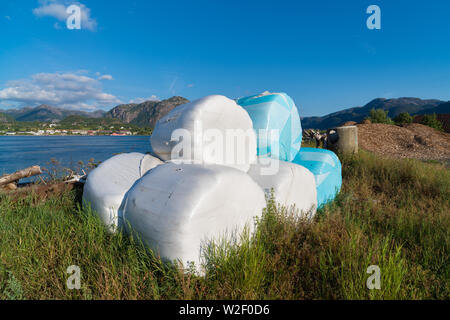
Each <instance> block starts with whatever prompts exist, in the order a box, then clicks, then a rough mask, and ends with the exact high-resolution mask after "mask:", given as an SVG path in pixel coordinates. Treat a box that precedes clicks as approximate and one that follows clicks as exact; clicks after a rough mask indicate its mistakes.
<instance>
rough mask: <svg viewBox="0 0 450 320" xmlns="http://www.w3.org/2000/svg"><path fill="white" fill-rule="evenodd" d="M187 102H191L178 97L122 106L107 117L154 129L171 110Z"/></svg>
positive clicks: (110, 112) (114, 109)
mask: <svg viewBox="0 0 450 320" xmlns="http://www.w3.org/2000/svg"><path fill="white" fill-rule="evenodd" d="M187 102H189V100H187V99H185V98H183V97H179V96H176V97H172V98H169V99H166V100H162V101H145V102H143V103H139V104H136V103H130V104H121V105H118V106H117V107H115V108H113V109H111V110H110V111H109V112H108V113H107V114H106V115H105V117H110V118H115V119H119V120H121V121H122V122H125V123H131V124H135V125H138V126H141V127H151V128H154V127H155V125H156V122H157V121H158V120H159V119H160V118H162V117H164V116H165V115H166V114H167V113H169V111H170V110H172V109H173V108H175V107H177V106H179V105H181V104H185V103H187Z"/></svg>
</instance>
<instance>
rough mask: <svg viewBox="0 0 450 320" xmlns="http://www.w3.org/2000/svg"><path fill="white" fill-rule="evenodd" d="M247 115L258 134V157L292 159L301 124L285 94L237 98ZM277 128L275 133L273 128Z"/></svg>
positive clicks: (300, 131)
mask: <svg viewBox="0 0 450 320" xmlns="http://www.w3.org/2000/svg"><path fill="white" fill-rule="evenodd" d="M237 104H239V105H240V106H242V107H243V108H244V109H245V110H246V111H247V112H248V114H249V115H250V118H251V119H252V121H253V129H255V132H256V135H257V137H258V149H257V154H258V156H267V157H270V158H274V159H279V160H283V161H292V160H293V159H294V157H295V156H296V155H297V153H298V151H299V150H300V146H301V144H302V125H301V123H300V116H299V114H298V110H297V107H296V106H295V103H294V101H293V100H292V99H291V98H290V97H289V96H288V95H287V94H286V93H270V92H267V91H266V92H264V93H262V94H259V95H254V96H250V97H246V98H241V99H238V100H237ZM272 130H278V136H277V134H276V132H275V131H272Z"/></svg>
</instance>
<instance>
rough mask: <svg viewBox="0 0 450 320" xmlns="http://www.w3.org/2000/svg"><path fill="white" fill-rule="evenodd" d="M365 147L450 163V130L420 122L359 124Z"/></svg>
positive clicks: (373, 150) (396, 156)
mask: <svg viewBox="0 0 450 320" xmlns="http://www.w3.org/2000/svg"><path fill="white" fill-rule="evenodd" d="M357 126H358V143H359V146H360V147H361V148H362V149H365V150H368V151H371V152H374V153H377V154H380V155H383V156H387V157H393V158H415V159H421V160H437V161H441V162H445V163H447V164H450V134H449V133H445V132H439V131H437V130H435V129H433V128H430V127H428V126H424V125H422V124H418V123H411V124H406V125H403V126H401V127H400V126H396V125H389V124H381V123H373V124H358V125H357Z"/></svg>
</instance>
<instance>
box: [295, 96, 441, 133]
mask: <svg viewBox="0 0 450 320" xmlns="http://www.w3.org/2000/svg"><path fill="white" fill-rule="evenodd" d="M371 109H383V110H386V111H388V116H389V117H391V118H394V117H395V116H397V115H398V114H400V113H402V112H408V113H409V114H411V115H420V114H432V113H436V114H448V113H450V101H449V102H445V101H441V100H435V99H431V100H422V99H419V98H397V99H384V98H377V99H374V100H372V101H370V102H369V103H367V104H366V105H364V106H362V107H354V108H349V109H344V110H341V111H337V112H333V113H330V114H327V115H325V116H323V117H304V118H302V128H304V129H328V128H333V127H336V126H339V125H341V124H343V123H344V122H347V121H356V122H360V121H361V120H363V119H364V118H366V117H367V116H368V115H369V114H370V110H371Z"/></svg>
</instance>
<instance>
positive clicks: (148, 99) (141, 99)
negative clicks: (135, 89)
mask: <svg viewBox="0 0 450 320" xmlns="http://www.w3.org/2000/svg"><path fill="white" fill-rule="evenodd" d="M145 101H159V99H158V97H157V96H155V95H152V96H151V97H148V98H136V99H131V100H130V101H128V103H142V102H145Z"/></svg>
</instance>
